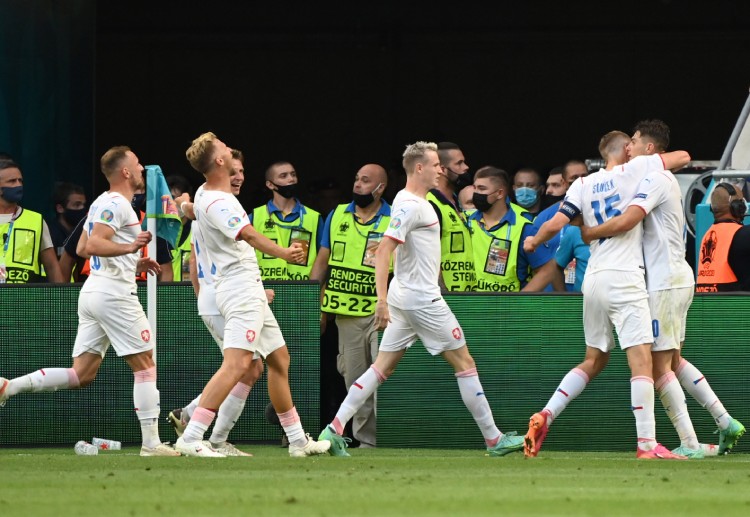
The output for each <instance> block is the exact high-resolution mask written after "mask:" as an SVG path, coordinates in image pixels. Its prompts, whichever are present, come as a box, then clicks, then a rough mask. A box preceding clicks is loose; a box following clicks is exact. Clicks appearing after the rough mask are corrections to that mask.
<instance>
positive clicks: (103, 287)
mask: <svg viewBox="0 0 750 517" xmlns="http://www.w3.org/2000/svg"><path fill="white" fill-rule="evenodd" d="M84 224H85V226H84V231H85V232H86V233H87V234H88V236H89V237H90V236H91V232H92V231H93V230H94V226H95V225H96V224H104V225H106V226H109V227H110V228H112V229H113V230H114V231H115V233H114V235H113V236H112V242H115V243H117V244H129V243H132V242H134V241H135V239H136V237H138V234H139V233H141V223H140V222H139V221H138V216H137V215H136V213H135V211H134V210H133V207H132V206H131V205H130V200H129V199H125V198H124V197H123V196H122V194H119V193H117V192H104V193H103V194H101V195H100V196H99V197H98V198H96V199H95V200H94V202H93V203H92V204H91V208H90V209H89V213H88V215H87V216H86V222H85V223H84ZM139 258H141V251H140V250H138V251H136V252H135V253H127V254H125V255H120V256H117V257H98V256H91V257H90V258H89V265H90V267H91V272H90V273H89V277H88V278H87V279H86V282H85V283H84V284H83V288H82V289H81V291H82V292H86V291H96V292H109V293H116V294H131V293H135V292H136V290H137V286H136V282H135V270H136V267H137V266H138V259H139Z"/></svg>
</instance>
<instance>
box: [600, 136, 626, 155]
mask: <svg viewBox="0 0 750 517" xmlns="http://www.w3.org/2000/svg"><path fill="white" fill-rule="evenodd" d="M620 139H625V140H630V137H629V136H628V135H627V134H626V133H623V132H622V131H610V132H609V133H607V134H606V135H604V136H603V137H602V139H601V140H599V154H600V155H601V157H602V158H604V159H605V160H609V157H610V156H612V155H613V154H614V153H616V152H617V151H619V150H620V143H619V140H620Z"/></svg>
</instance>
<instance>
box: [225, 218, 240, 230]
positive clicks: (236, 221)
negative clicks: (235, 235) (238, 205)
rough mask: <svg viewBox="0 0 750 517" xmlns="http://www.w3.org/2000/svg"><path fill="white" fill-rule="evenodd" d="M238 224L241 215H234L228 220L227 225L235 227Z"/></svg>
mask: <svg viewBox="0 0 750 517" xmlns="http://www.w3.org/2000/svg"><path fill="white" fill-rule="evenodd" d="M238 224H240V218H239V217H232V218H231V219H229V221H227V226H229V227H230V228H235V227H236V226H237V225H238Z"/></svg>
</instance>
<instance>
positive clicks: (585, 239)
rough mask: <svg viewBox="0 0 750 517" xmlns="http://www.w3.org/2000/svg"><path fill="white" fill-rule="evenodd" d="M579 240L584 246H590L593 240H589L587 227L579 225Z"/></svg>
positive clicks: (589, 232)
mask: <svg viewBox="0 0 750 517" xmlns="http://www.w3.org/2000/svg"><path fill="white" fill-rule="evenodd" d="M581 240H582V241H583V242H584V243H585V244H591V241H592V240H593V239H592V238H591V228H590V227H589V226H586V225H581Z"/></svg>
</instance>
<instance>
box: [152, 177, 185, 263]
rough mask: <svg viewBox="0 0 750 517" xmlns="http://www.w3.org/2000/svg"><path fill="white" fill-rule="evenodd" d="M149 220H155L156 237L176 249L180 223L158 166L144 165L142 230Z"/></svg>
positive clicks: (175, 207)
mask: <svg viewBox="0 0 750 517" xmlns="http://www.w3.org/2000/svg"><path fill="white" fill-rule="evenodd" d="M154 207H155V208H154ZM150 218H156V236H157V237H161V238H162V239H164V240H166V241H167V242H168V243H169V244H170V245H171V246H172V247H173V248H174V247H176V246H177V235H179V232H180V227H181V226H182V221H181V220H180V216H179V215H178V214H177V205H176V204H175V202H174V199H172V193H171V192H170V191H169V186H168V185H167V181H166V180H165V179H164V175H163V174H162V172H161V167H159V166H158V165H146V217H144V218H143V225H142V226H143V229H144V230H145V229H146V226H147V222H146V221H147V220H148V219H150Z"/></svg>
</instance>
